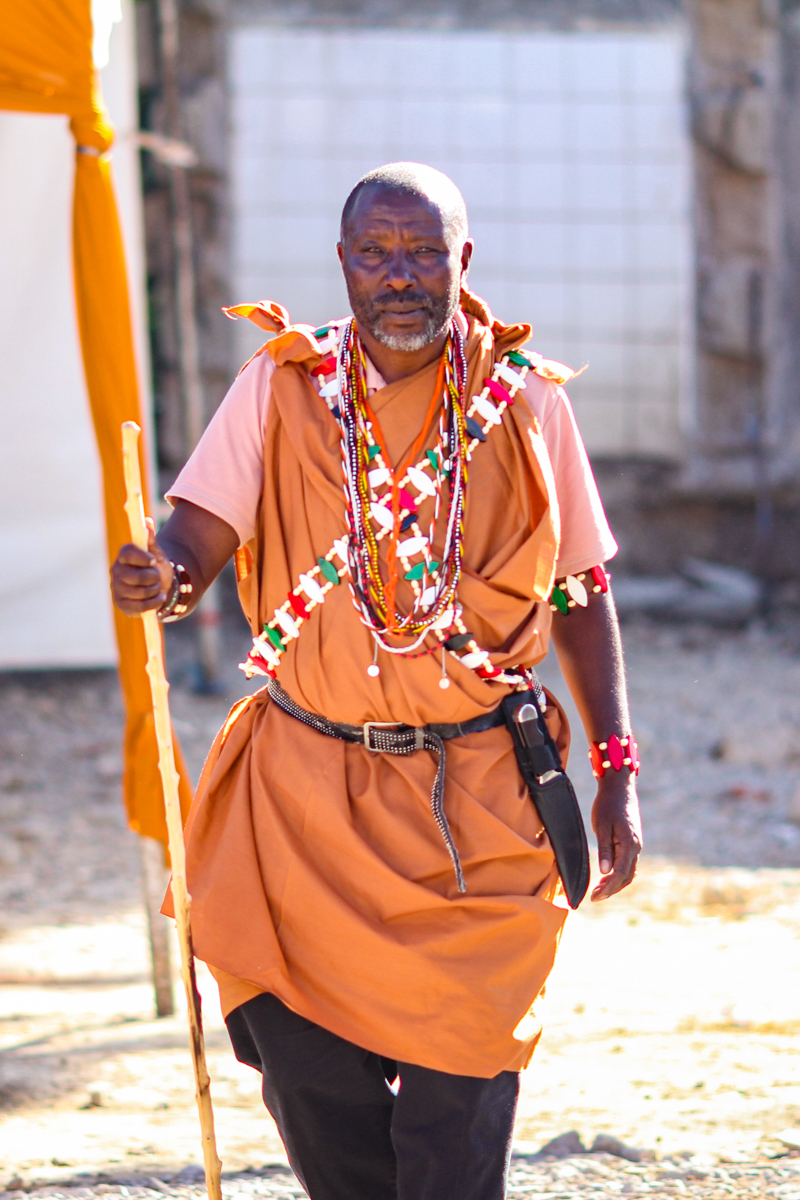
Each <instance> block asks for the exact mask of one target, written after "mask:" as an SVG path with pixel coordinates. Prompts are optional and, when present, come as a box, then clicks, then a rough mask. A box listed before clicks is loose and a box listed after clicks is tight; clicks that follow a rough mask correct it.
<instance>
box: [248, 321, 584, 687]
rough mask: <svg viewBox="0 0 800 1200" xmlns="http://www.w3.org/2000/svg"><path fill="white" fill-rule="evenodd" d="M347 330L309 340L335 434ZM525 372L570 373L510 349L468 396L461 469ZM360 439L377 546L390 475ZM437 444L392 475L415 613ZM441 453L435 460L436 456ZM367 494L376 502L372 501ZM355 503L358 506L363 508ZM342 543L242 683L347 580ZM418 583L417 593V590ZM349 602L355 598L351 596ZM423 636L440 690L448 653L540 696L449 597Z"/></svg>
mask: <svg viewBox="0 0 800 1200" xmlns="http://www.w3.org/2000/svg"><path fill="white" fill-rule="evenodd" d="M346 324H347V323H344V325H341V324H339V325H336V324H332V325H327V326H323V327H322V328H320V329H317V330H315V332H314V337H315V339H316V342H317V347H318V351H319V354H320V355H321V362H320V363H319V364H318V366H316V367H314V368H312V370H311V372H310V373H311V376H312V378H314V379H315V380H316V385H317V389H318V391H319V395H320V396H321V398H322V399H323V400H324V401H325V403H326V404H327V406H328V408H329V410H330V412H331V414H332V416H333V417H334V418H335V419H336V421H337V422H339V424H340V428H341V408H340V401H341V399H342V391H343V388H342V372H341V371H340V369H339V362H340V357H341V356H340V354H339V350H340V345H341V343H340V333H341V332H342V331H343V329H344V328H345V327H346ZM360 369H361V370H362V371H363V369H364V362H363V357H362V358H361V359H360ZM556 369H559V370H560V371H563V372H566V374H565V375H563V376H559V375H557V374H556ZM531 371H533V372H535V373H537V374H539V373H541V374H542V375H543V376H544V377H545V378H548V379H557V381H558V382H559V383H562V382H564V380H565V379H566V378H568V377H569V375H571V374H572V373H571V372H569V370H568V368H563V367H561V364H560V363H552V362H550V361H549V360H546V359H544V358H542V356H541V355H540V354H537V353H535V352H532V351H528V352H526V353H523V352H521V351H519V350H509V351H508V352H507V353H506V354H505V355H504V356H503V358H502V359H500V360H499V361H498V362H496V363H495V364H494V369H493V371H492V374H491V376H489V377H487V378H486V379H485V380H484V382H483V387H482V388H481V390H480V392H479V393H478V394H477V395H474V396H473V397H472V400H471V402H470V405H469V408H468V409H467V410H466V416H465V420H464V425H465V429H466V433H467V436H468V439H469V440H468V443H467V446H466V452H465V454H464V461H465V463H467V462H469V460H470V458H471V457H472V455H473V453H474V452H475V449H476V447H478V446H479V445H480V444H481V443H482V442H485V441H486V438H487V435H488V434H489V433H490V431H491V430H492V429H494V428H497V427H498V426H500V425H502V423H503V415H504V413H505V411H506V410H507V409H508V408H509V407H510V406H511V405H513V403H514V398H515V396H516V393H517V392H518V391H520V389H522V388H524V386H525V379H526V376H527V375H528V373H529V372H531ZM456 378H457V376H456ZM440 419H442V418H440ZM365 432H366V439H365V440H366V443H367V450H366V453H367V458H368V462H369V464H370V467H371V470H370V472H369V474H368V482H369V483H370V486H371V488H372V492H371V494H370V506H369V515H370V517H371V518H372V520H373V522H374V524H375V526H377V528H375V530H374V537H375V540H376V542H380V541H381V540H382V539H383V538H384V537H386V536H388V535H389V532H390V530H392V531H394V529H395V520H394V515H393V513H392V511H391V508H389V507H387V505H386V503H383V504H381V503H378V501H381V500H385V499H386V498H387V497H386V495H385V494H384V495H378V492H377V489H379V488H380V487H381V486H382V485H383V484H385V483H387V482H388V481H389V480H390V479H391V478H392V474H393V473H392V471H391V468H390V466H389V464H388V460H387V461H385V460H384V456H383V450H382V448H381V445H380V444H379V442H378V441H376V440H375V438H374V437H373V430H372V428H371V427H370V424H366V425H365ZM381 440H383V439H381ZM440 444H441V445H440V447H439V446H437V449H436V450H435V451H434V450H428V451H426V453H425V456H424V457H423V458H421V459H419V460H418V461H417V463H416V465H409V466H407V467H406V468H405V473H404V474H401V472H400V471H399V470H398V471H397V472H395V473H394V476H395V479H394V487H396V489H397V493H398V497H399V505H400V509H399V517H400V533H408V534H409V535H410V536H409V537H408V538H407V539H406V540H405V541H402V542H400V543H399V544H398V545H397V552H396V556H397V558H399V559H400V561H401V563H402V565H403V570H404V577H405V578H406V579H407V580H408V581H409V582H410V583H411V586H412V588H413V590H414V595H415V606H414V611H415V612H416V611H417V609H418V608H419V609H422V610H423V611H427V610H428V609H429V608H430V606H431V605H432V604H433V602H434V600H435V598H436V589H435V587H434V586H433V585H432V583H431V582H430V581H431V579H432V577H433V572H434V570H435V569H436V568H438V565H439V564H438V563H437V564H435V565H434V563H433V562H432V561H429V555H430V540H429V538H428V537H427V536H425V535H424V534H423V532H422V529H421V528H420V526H419V523H418V519H417V518H418V508H419V505H420V503H421V502H422V501H423V500H424V499H425V498H426V497H430V496H435V495H436V493H437V491H441V485H440V486H439V487H437V482H436V481H437V472H438V473H446V470H447V468H448V466H449V465H450V464H449V460H448V458H447V456H446V454H445V449H446V448H447V447H448V446H449V445H451V444H453V443H450V442H449V441H447V440H445V437H444V433H443V432H442V427H441V426H440ZM440 448H441V453H440V452H439V451H440ZM376 473H377V474H376ZM412 489H413V491H412ZM415 492H416V496H415V495H414V493H415ZM373 494H374V495H375V500H372V498H371V497H372V495H373ZM360 503H362V506H363V501H360ZM434 519H435V518H434ZM349 543H350V539H349V537H340V538H336V539H335V540H334V543H333V545H332V546H331V548H330V550H328V552H327V554H325V555H320V556H319V558H318V559H317V561H316V563H315V564H314V565H313V566H312V567H310V569H309V570H308V571H307V572H304V573H301V574H300V576H299V578H298V582H297V584H296V585H295V587H294V588H292V590H291V591H290V592H289V594H288V595H287V597H286V600H284V602H283V604H281V605H280V606H279V607H278V608H276V609H275V612H274V615H273V617H272V618H271V619H269V620H267V621H266V622H265V623H264V629H263V632H262V633H260V634H259V635H258V636H257V637H254V639H253V645H252V648H251V650H250V652H249V654H248V656H247V659H246V661H245V662H243V663H240V664H239V666H240V668H241V670H243V671H244V673H245V675H246V676H247V678H248V679H250V678H252V676H253V675H266V676H268V677H270V678H273V679H274V678H275V677H276V675H277V671H278V668H279V667H280V662H281V658H282V657H283V655H284V653H285V652H286V650H287V649H288V647H289V646H290V645H291V643H292V642H293V641H294V640H295V639H296V638H298V637H299V636H300V631H301V627H302V626H303V624H304V623H305V622H306V621H307V620H309V618H310V616H311V614H312V612H313V610H314V609H315V608H317V607H318V606H319V605H321V604H324V602H325V599H326V597H327V595H328V593H329V592H330V591H331V590H332V589H333V588H334V587H337V586H338V585H340V584H341V583H342V582H343V581H344V580H345V579H346V578H348V577H351V575H352V572H353V565H354V564H353V562H352V556H351V554H350V544H349ZM420 556H421V558H420ZM414 558H417V559H418V561H416V562H412V561H411V560H412V559H414ZM421 584H423V586H420V585H421ZM351 591H352V582H351ZM353 595H354V599H355V598H356V597H355V592H353ZM357 607H358V609H359V613H360V612H361V608H360V604H358V603H357ZM428 629H429V630H430V631H431V632H432V633H433V634H434V635H435V637H436V640H437V643H438V645H437V646H434V647H432V648H431V650H430V651H424V652H423V653H429V652H433V651H435V650H436V649H439V648H440V649H441V654H442V678H441V679H440V681H439V684H440V687H443V688H446V687H449V680H448V678H447V675H446V669H445V656H446V654H450V655H451V656H452V657H454V658H456V659H458V661H459V662H460V663H461V665H462V666H463V667H466V668H468V669H469V670H472V671H474V672H475V674H476V675H478V676H480V678H482V679H494V680H496V681H497V682H498V683H506V684H511V685H513V686H515V687H518V688H529V687H532V688H533V689H534V690H535V691H536V692H537V695H539V694H540V693H541V684H539V681H538V679H537V678H536V675H535V673H534V672H532V671H529V670H528V669H527V668H525V667H506V668H505V669H504V670H500V669H498V668H497V667H495V666H494V664H493V663H492V661H491V656H490V654H489V652H488V651H487V650H484V649H483V648H482V647H481V646H480V645H479V644H478V642H477V641H476V640H475V638H474V635H473V634H472V633H471V632H470V631H469V630H468V629H467V627H466V625H465V624H464V621H463V619H462V615H461V609H460V606H459V605H458V602H457V600H456V598H455V594H454V595H453V598H452V601H451V605H450V607H448V608H446V609H445V610H444V612H442V613H441V615H440V616H438V617H434V619H433V620H432V621H431V623H430V625H429V626H428ZM423 636H424V635H423ZM385 648H386V649H387V650H388V651H389V652H393V648H390V647H388V646H387V647H385ZM412 650H414V646H409V647H407V648H405V651H404V652H405V653H408V652H409V651H412ZM376 659H377V643H376ZM367 671H368V674H370V675H378V674H379V673H380V671H379V669H378V667H377V662H373V663H372V664H371V665H370V666H369V667H368V668H367Z"/></svg>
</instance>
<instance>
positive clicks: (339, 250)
mask: <svg viewBox="0 0 800 1200" xmlns="http://www.w3.org/2000/svg"><path fill="white" fill-rule="evenodd" d="M336 253H337V254H338V255H339V262H340V263H341V265H342V266H344V246H343V245H342V243H341V242H337V243H336Z"/></svg>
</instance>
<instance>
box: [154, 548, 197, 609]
mask: <svg viewBox="0 0 800 1200" xmlns="http://www.w3.org/2000/svg"><path fill="white" fill-rule="evenodd" d="M170 566H171V567H172V583H171V584H170V587H169V591H168V592H167V598H166V600H165V601H164V603H163V604H162V605H161V608H160V609H159V610H158V612H157V613H156V616H157V617H158V619H159V621H161V623H162V624H164V625H168V624H169V623H170V622H171V621H180V619H181V617H184V616H185V615H186V613H187V611H188V609H189V603H190V601H191V599H192V591H193V590H194V589H193V588H192V580H191V578H190V576H189V572H188V571H187V570H186V567H183V566H181V564H180V563H174V562H170Z"/></svg>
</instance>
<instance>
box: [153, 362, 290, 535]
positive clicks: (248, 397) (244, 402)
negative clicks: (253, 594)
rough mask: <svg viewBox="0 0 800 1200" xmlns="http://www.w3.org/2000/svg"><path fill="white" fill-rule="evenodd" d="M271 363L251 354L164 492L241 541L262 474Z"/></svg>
mask: <svg viewBox="0 0 800 1200" xmlns="http://www.w3.org/2000/svg"><path fill="white" fill-rule="evenodd" d="M274 369H275V364H274V363H273V361H272V359H271V358H270V357H269V355H268V354H260V355H259V356H258V358H255V359H253V361H252V362H251V363H249V364H248V365H247V366H246V367H245V369H244V370H243V371H242V373H241V375H239V377H238V378H237V379H236V380H235V381H234V383H233V384H232V386H231V388H230V390H229V391H228V394H227V395H226V397H225V399H224V400H223V401H222V403H221V404H220V406H219V408H218V409H217V411H216V412H215V414H214V416H213V417H212V418H211V420H210V422H209V424H208V427H207V429H206V431H205V433H204V434H203V436H202V437H201V439H200V441H199V442H198V443H197V446H196V447H195V450H194V453H193V454H192V456H191V457H190V459H189V461H188V462H187V463H186V466H185V467H184V468H183V470H182V471H181V473H180V475H179V476H178V478H177V479H176V480H175V482H174V484H173V485H172V487H171V488H170V490H169V492H168V493H167V497H166V498H167V500H168V501H169V502H170V504H173V505H174V503H175V501H176V500H189V501H191V503H192V504H196V505H197V506H198V507H199V508H204V509H206V511H207V512H210V513H213V514H214V516H215V517H219V518H220V519H221V520H223V521H225V522H226V523H227V524H228V525H230V526H231V527H232V528H233V529H234V530H235V531H236V534H237V536H238V538H239V545H240V546H243V545H244V544H245V543H246V542H249V541H250V539H251V538H252V537H254V535H255V531H256V518H257V514H258V505H259V501H260V499H261V490H262V486H263V474H264V429H265V425H266V418H267V411H268V408H269V401H270V395H271V379H272V372H273V371H274Z"/></svg>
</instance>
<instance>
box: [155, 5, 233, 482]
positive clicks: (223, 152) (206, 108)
mask: <svg viewBox="0 0 800 1200" xmlns="http://www.w3.org/2000/svg"><path fill="white" fill-rule="evenodd" d="M226 14H227V6H226V0H181V4H180V87H181V99H182V113H183V120H184V126H185V128H184V136H185V138H186V140H187V141H188V142H189V144H190V145H191V146H192V148H193V149H194V151H195V154H196V155H197V159H198V161H197V165H196V166H194V167H192V168H191V169H190V172H189V174H190V190H191V198H192V220H193V228H194V238H195V272H196V281H197V294H198V304H197V310H198V321H199V326H200V353H201V367H202V376H203V384H204V392H205V407H206V415H207V416H210V414H211V413H213V411H214V410H215V408H216V407H217V405H218V404H219V402H220V400H221V399H222V397H223V396H224V394H225V391H226V390H227V388H228V385H229V383H230V379H231V374H232V371H233V370H234V363H233V357H232V342H231V328H232V323H231V322H230V321H227V320H226V319H225V318H224V317H223V315H222V313H221V312H220V308H221V306H222V305H223V304H230V303H231V295H230V282H229V278H230V266H229V205H228V144H227V140H228V139H227V127H228V113H227V98H226V89H225V74H226V61H227V55H226ZM136 19H137V44H138V59H139V91H140V103H141V128H142V129H145V130H154V131H156V132H163V130H164V124H163V99H162V87H161V74H160V64H159V55H158V44H159V43H158V36H157V33H158V27H157V24H156V22H157V6H156V0H137V3H136ZM143 163H144V201H145V228H146V237H147V275H148V292H149V302H150V323H151V343H152V357H153V376H154V396H155V410H156V428H157V438H158V452H159V462H160V465H161V467H162V468H163V469H164V472H165V476H166V477H167V478H169V479H171V478H172V477H174V475H175V473H176V470H177V468H178V467H180V466H181V464H182V463H183V462H184V459H185V436H184V426H183V415H182V403H181V392H180V380H179V374H178V334H177V329H176V323H175V310H176V306H175V296H174V290H175V261H174V252H173V243H172V234H171V225H170V189H169V179H168V174H167V172H168V170H169V169H170V168H168V167H165V166H163V165H162V164H160V163H159V162H157V161H156V159H155V158H154V156H153V155H152V154H150V153H147V152H145V153H144V154H143Z"/></svg>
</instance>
